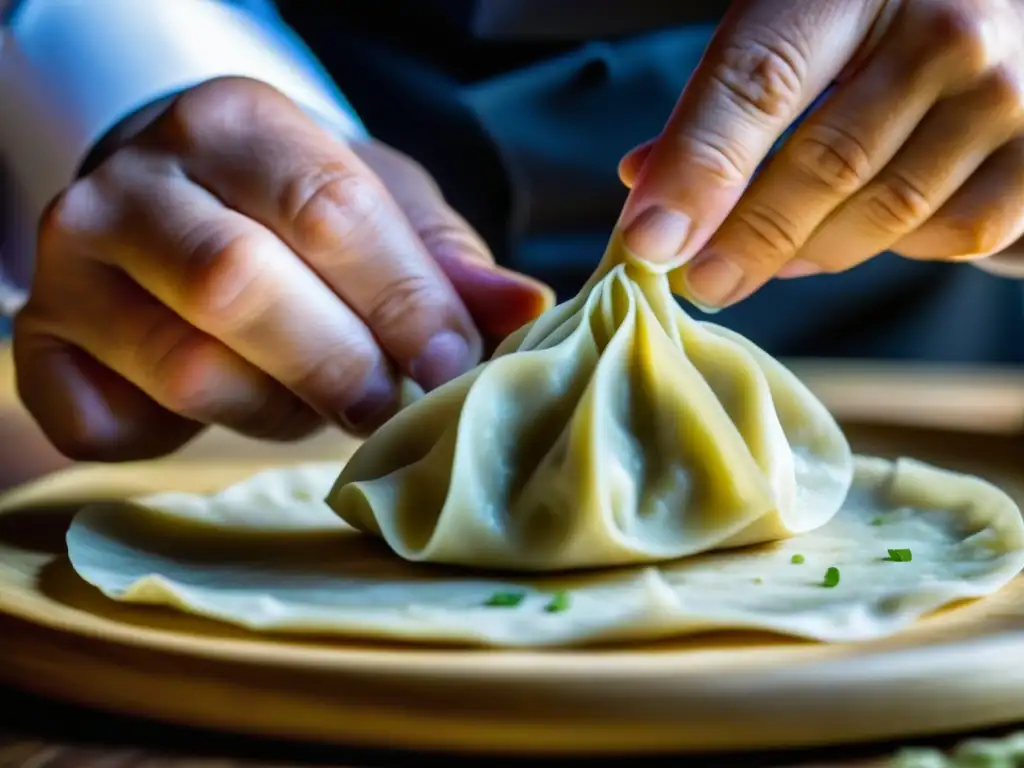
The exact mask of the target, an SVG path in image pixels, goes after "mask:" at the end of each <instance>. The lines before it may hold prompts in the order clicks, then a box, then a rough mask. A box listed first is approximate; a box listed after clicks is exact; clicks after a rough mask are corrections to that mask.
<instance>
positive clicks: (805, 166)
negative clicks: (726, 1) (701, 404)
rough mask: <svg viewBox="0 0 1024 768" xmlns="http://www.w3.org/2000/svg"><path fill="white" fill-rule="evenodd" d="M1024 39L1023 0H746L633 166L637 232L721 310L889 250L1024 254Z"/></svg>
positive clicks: (631, 213) (630, 210)
mask: <svg viewBox="0 0 1024 768" xmlns="http://www.w3.org/2000/svg"><path fill="white" fill-rule="evenodd" d="M1022 41H1024V0H743V1H742V2H736V3H734V4H733V7H732V9H731V10H730V13H729V15H728V16H727V17H726V19H725V21H724V22H723V24H722V25H721V27H720V28H719V30H718V31H717V33H716V35H715V37H714V39H713V41H712V43H711V45H710V47H709V49H708V52H707V54H706V55H705V57H704V60H703V61H702V63H701V65H700V67H699V68H698V70H697V72H696V73H695V74H694V76H693V78H692V79H691V80H690V83H689V85H688V86H687V88H686V90H685V91H684V92H683V95H682V96H681V97H680V99H679V102H678V104H677V105H676V108H675V110H674V111H673V114H672V116H671V117H670V119H669V121H668V123H667V125H666V126H665V129H664V131H663V132H662V133H661V135H660V136H658V137H657V138H656V139H653V140H652V141H651V142H648V143H647V144H644V145H641V146H640V147H638V148H637V149H634V150H633V151H632V152H630V153H629V154H628V155H627V156H626V157H625V158H624V159H623V161H622V163H621V165H620V175H621V176H622V178H623V181H624V182H625V183H626V184H627V185H628V186H631V187H632V191H631V193H630V198H629V200H628V201H627V204H626V208H625V210H624V212H623V218H622V222H621V224H622V226H623V227H624V233H625V234H624V237H625V244H626V246H627V247H628V248H629V249H630V250H631V251H632V252H633V253H634V255H635V256H637V257H639V258H642V259H645V260H647V261H649V262H653V263H661V264H673V265H682V264H685V265H686V266H685V267H683V268H681V269H676V270H674V272H673V274H672V281H673V287H674V288H676V290H677V291H678V292H680V293H682V294H683V295H687V296H689V297H691V298H693V299H694V300H695V301H697V302H698V303H700V304H703V305H705V306H708V307H723V306H728V305H730V304H733V303H735V302H737V301H740V300H741V299H743V298H745V297H747V296H749V295H750V294H751V293H753V292H754V291H755V290H757V289H758V288H759V287H761V286H762V285H763V284H764V283H765V282H767V281H768V280H769V279H771V278H773V277H799V276H805V275H812V274H818V273H822V272H839V271H842V270H846V269H849V268H851V267H853V266H855V265H857V264H860V263H861V262H863V261H866V260H867V259H870V258H871V257H873V256H875V255H876V254H879V253H882V252H884V251H887V250H892V251H895V252H896V253H898V254H900V255H902V256H905V257H907V258H911V259H930V260H942V261H963V260H976V259H984V258H985V257H988V256H991V255H992V254H1000V253H1003V254H1004V256H1000V258H1004V257H1005V254H1007V253H1009V252H1010V251H1008V249H1011V250H1012V251H1017V250H1024V248H1022V247H1021V246H1022V244H1024V241H1021V238H1022V236H1024V42H1022ZM833 84H834V86H835V87H834V89H833V91H832V92H831V93H829V94H828V95H827V96H826V98H825V99H824V100H823V102H822V103H821V104H820V105H819V106H818V107H817V108H816V109H815V110H814V111H813V112H812V114H811V115H810V116H809V117H808V118H807V119H805V120H804V121H803V122H802V123H801V124H800V125H799V127H797V129H796V130H795V132H794V133H793V135H792V136H791V137H789V138H788V140H787V141H786V142H785V143H784V144H783V145H782V147H781V148H780V149H779V150H778V151H777V152H776V153H775V154H774V155H772V157H771V158H770V159H769V161H768V162H767V163H766V164H765V165H764V167H763V168H761V169H758V166H759V165H760V164H761V163H762V161H763V160H764V159H765V158H766V157H767V156H768V153H769V151H770V150H771V148H772V146H773V145H774V144H775V143H776V141H777V140H778V139H779V137H780V136H781V135H782V134H783V132H784V131H785V130H786V129H787V128H788V127H789V126H790V124H792V123H793V122H794V121H795V120H796V118H797V117H798V116H799V115H800V114H801V113H802V112H803V111H804V110H805V109H807V107H808V106H810V105H811V103H812V102H813V101H814V100H815V99H816V98H817V97H818V96H819V95H821V94H822V93H823V92H824V91H825V90H826V88H828V87H829V86H830V85H833ZM755 171H757V174H756V177H755ZM1018 241H1020V242H1018ZM1019 258H1024V256H1021V257H1019Z"/></svg>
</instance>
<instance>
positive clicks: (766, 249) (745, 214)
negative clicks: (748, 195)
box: [735, 204, 802, 263]
mask: <svg viewBox="0 0 1024 768" xmlns="http://www.w3.org/2000/svg"><path fill="white" fill-rule="evenodd" d="M735 224H736V225H737V226H738V227H739V228H740V230H741V233H742V234H745V235H746V236H747V237H748V238H749V239H750V240H752V241H753V242H754V243H755V244H756V245H757V247H756V248H753V249H751V250H750V251H749V253H748V255H747V257H748V258H752V259H754V260H756V261H758V262H762V263H777V262H778V261H779V260H780V259H782V258H785V257H787V256H788V255H789V254H792V253H795V252H796V251H797V250H799V248H800V244H801V240H802V238H801V237H800V234H799V231H798V228H797V226H796V224H795V223H794V222H793V221H792V220H791V219H789V218H788V217H787V216H786V215H785V214H783V213H781V212H780V211H778V210H776V209H775V208H772V207H770V206H767V205H764V204H753V205H748V206H744V207H743V208H742V209H741V210H738V211H737V212H736V218H735Z"/></svg>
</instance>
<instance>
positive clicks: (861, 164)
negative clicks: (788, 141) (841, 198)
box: [792, 125, 871, 195]
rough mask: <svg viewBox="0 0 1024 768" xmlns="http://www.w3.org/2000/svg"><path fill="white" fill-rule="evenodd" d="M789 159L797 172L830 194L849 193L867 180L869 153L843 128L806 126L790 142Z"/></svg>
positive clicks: (869, 163) (869, 174) (868, 174)
mask: <svg viewBox="0 0 1024 768" xmlns="http://www.w3.org/2000/svg"><path fill="white" fill-rule="evenodd" d="M792 158H793V163H794V165H795V166H796V167H797V169H798V170H799V171H800V172H801V173H803V174H804V175H805V176H806V177H808V178H809V179H811V180H812V181H814V182H815V183H817V184H819V185H821V186H822V187H824V188H825V189H826V190H827V191H829V192H832V193H834V194H839V195H846V194H849V193H851V192H853V191H854V190H857V189H859V188H860V187H861V186H863V185H864V184H865V183H866V182H867V181H868V179H870V178H871V153H870V152H869V151H868V149H867V148H866V147H865V146H864V144H863V143H862V142H861V141H859V140H858V139H857V137H856V136H854V135H853V134H852V133H850V132H849V131H847V130H845V129H843V128H838V127H835V126H825V125H822V126H808V130H807V133H806V135H804V136H803V137H800V138H798V139H797V140H796V141H795V142H794V143H793V149H792Z"/></svg>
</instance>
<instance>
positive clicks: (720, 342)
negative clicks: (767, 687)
mask: <svg viewBox="0 0 1024 768" xmlns="http://www.w3.org/2000/svg"><path fill="white" fill-rule="evenodd" d="M339 471H340V474H339ZM325 498H326V502H325V501H324V499H325ZM68 551H69V556H70V558H71V561H72V564H73V565H74V567H75V569H76V571H77V572H78V573H79V575H81V577H82V578H84V579H85V580H86V581H88V582H89V583H91V584H93V585H95V586H96V587H97V588H99V589H100V590H101V591H102V592H103V593H104V594H105V595H107V596H108V597H110V598H112V599H114V600H120V601H124V602H136V603H150V604H161V605H167V606H171V607H173V608H176V609H178V610H182V611H187V612H191V613H196V614H199V615H203V616H207V617H210V618H214V619H218V620H220V621H224V622H228V623H232V624H236V625H239V626H243V627H246V628H249V629H255V630H259V631H271V632H317V633H321V634H322V633H325V632H326V633H330V632H334V633H338V634H341V635H347V636H363V637H377V638H391V639H401V640H406V641H422V642H458V643H464V642H469V643H477V644H484V645H492V646H560V645H561V646H564V645H578V644H582V643H592V642H597V641H607V640H650V639H654V638H662V637H666V636H673V635H682V634H689V633H694V632H701V631H706V630H711V629H759V630H769V631H774V632H778V633H784V634H789V635H794V636H799V637H805V638H810V639H815V640H820V641H850V640H862V639H868V638H875V637H880V636H884V635H888V634H891V633H893V632H896V631H898V630H900V629H902V628H904V627H907V626H909V625H910V624H912V623H913V622H914V621H916V620H917V619H918V618H920V617H921V616H923V615H925V614H927V613H930V612H932V611H934V610H936V609H938V608H940V607H942V606H945V605H948V604H949V603H952V602H954V601H957V600H961V599H963V598H974V597H981V596H984V595H987V594H991V593H992V592H994V591H996V590H998V589H1000V588H1001V587H1003V586H1004V585H1006V584H1007V583H1008V582H1009V581H1010V580H1012V579H1013V578H1014V577H1015V576H1016V575H1017V574H1018V573H1019V572H1020V570H1021V569H1022V567H1024V522H1022V519H1021V515H1020V510H1019V509H1018V507H1017V505H1016V504H1015V503H1014V501H1013V500H1012V499H1011V498H1010V497H1009V496H1008V495H1007V494H1006V493H1004V492H1003V491H1001V490H1000V489H998V488H996V487H995V486H993V485H991V484H990V483H987V482H985V481H982V480H980V479H978V478H973V477H969V476H966V475H962V474H957V473H953V472H947V471H945V470H941V469H937V468H934V467H929V466H927V465H924V464H921V463H920V462H917V461H914V460H911V459H900V460H898V461H895V462H892V461H887V460H883V459H873V458H868V457H854V456H853V455H852V453H851V449H850V446H849V444H848V442H847V440H846V438H845V437H844V435H843V432H842V430H841V429H840V427H839V425H838V424H837V423H836V421H835V420H834V419H833V418H832V416H831V415H830V414H829V413H828V411H827V410H826V408H825V407H824V405H823V404H822V403H821V402H820V401H819V400H818V399H817V398H816V397H815V396H814V395H813V394H812V393H811V392H810V391H809V390H808V389H807V388H806V387H805V386H804V385H803V384H802V383H801V382H800V381H799V380H797V378H796V377H795V376H794V375H793V374H792V373H791V372H790V371H788V370H787V369H786V368H785V367H784V366H782V365H781V364H780V363H779V362H778V361H776V360H774V359H773V358H772V357H770V356H769V355H767V354H766V353H765V352H763V351H762V350H760V349H759V348H757V347H756V346H755V345H754V344H752V343H751V342H750V341H749V340H747V339H745V338H743V337H742V336H739V335H737V334H736V333H733V332H731V331H729V330H727V329H725V328H722V327H720V326H718V325H715V324H711V323H707V322H699V321H696V320H694V319H693V318H691V317H690V316H689V315H687V314H686V312H685V311H684V310H683V308H682V307H681V306H680V305H679V304H678V303H677V302H676V301H675V299H674V298H673V296H672V295H671V291H670V289H669V284H668V280H667V277H666V276H665V275H663V274H656V273H653V272H651V271H648V270H647V269H645V268H643V267H642V266H641V265H637V264H633V263H631V262H630V261H629V260H628V259H627V258H625V257H624V256H623V254H622V253H621V251H620V248H619V245H618V241H617V238H613V240H612V243H611V245H610V247H609V249H608V251H607V253H606V254H605V257H604V259H603V260H602V262H601V265H600V266H599V268H598V270H597V271H596V273H595V274H594V276H593V277H592V279H591V280H590V281H589V282H588V284H587V285H586V286H585V287H584V289H583V290H582V291H581V292H580V293H579V295H578V296H577V297H575V298H574V299H572V300H571V301H568V302H566V303H564V304H561V305H559V306H557V307H555V308H553V309H551V310H550V311H549V312H547V313H545V314H544V315H542V316H541V317H540V318H538V319H537V320H536V321H535V322H534V323H532V324H531V325H529V326H527V327H525V328H523V329H521V330H520V331H518V332H517V333H515V334H513V335H512V336H511V337H510V338H509V339H507V340H506V341H505V342H504V343H503V344H502V346H501V347H500V348H499V349H498V351H497V352H496V353H495V355H494V357H493V358H492V359H491V360H489V361H487V362H485V363H484V364H482V365H480V366H478V367H477V368H476V369H474V370H472V371H470V372H469V373H467V374H465V375H464V376H462V377H460V378H459V379H456V380H455V381H452V382H451V383H449V384H447V385H445V386H443V387H441V388H439V389H437V390H435V391H433V392H431V393H429V394H427V395H425V396H423V397H420V398H418V399H415V400H414V401H413V402H411V403H410V404H409V405H408V406H407V407H405V408H404V409H403V410H402V411H401V412H400V413H399V414H398V415H397V416H395V417H394V418H393V419H392V420H391V421H389V422H388V423H387V424H385V425H384V426H383V427H382V428H381V429H380V430H379V431H378V432H377V433H376V434H374V435H373V436H372V437H370V438H369V439H368V440H367V441H366V442H365V443H364V444H363V445H362V446H361V447H360V448H359V449H358V450H357V452H356V453H355V455H354V456H353V457H352V458H351V459H350V460H349V461H348V463H347V464H346V465H345V466H344V467H340V466H338V465H334V464H326V465H320V466H306V467H299V468H281V469H277V470H272V471H268V472H264V473H262V474H258V475H256V476H254V477H252V478H250V479H249V480H247V481H245V482H243V483H240V484H238V485H236V486H232V487H231V488H228V489H225V490H224V491H222V492H221V493H219V494H213V495H210V496H197V495H190V494H180V493H179V494H173V493H172V494H162V495H160V496H156V497H150V498H146V499H139V500H137V501H136V502H134V503H133V504H105V505H94V506H91V507H87V508H86V509H84V510H83V511H82V512H81V513H80V514H79V515H78V516H77V517H76V519H75V521H74V523H73V525H72V527H71V529H70V531H69V533H68ZM211 553H213V554H211Z"/></svg>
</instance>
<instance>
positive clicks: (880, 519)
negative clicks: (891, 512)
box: [871, 517, 885, 525]
mask: <svg viewBox="0 0 1024 768" xmlns="http://www.w3.org/2000/svg"><path fill="white" fill-rule="evenodd" d="M871 524H872V525H885V518H884V517H876V518H875V519H874V520H872V521H871Z"/></svg>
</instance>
